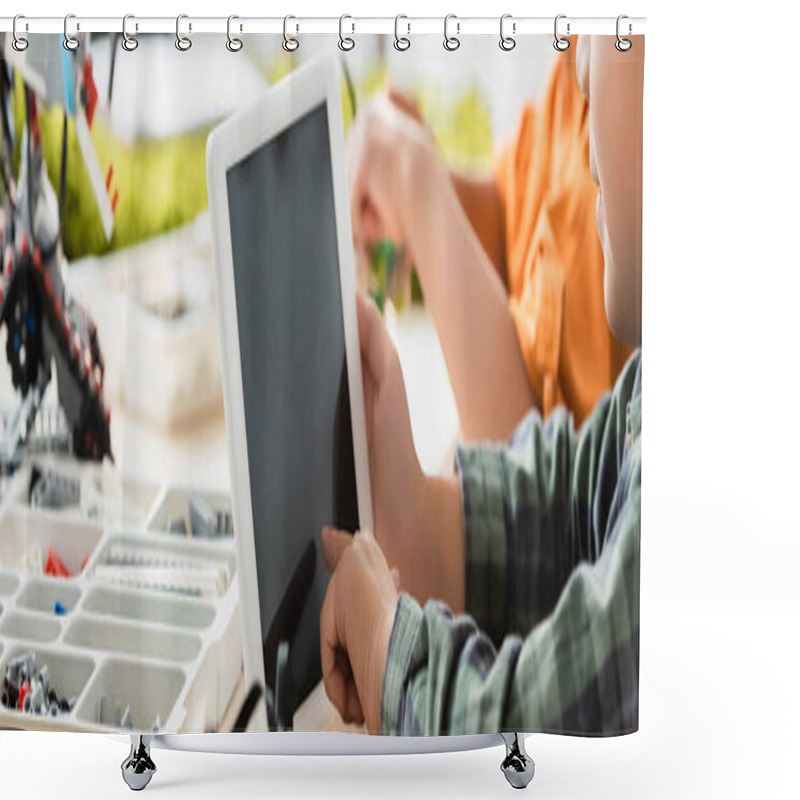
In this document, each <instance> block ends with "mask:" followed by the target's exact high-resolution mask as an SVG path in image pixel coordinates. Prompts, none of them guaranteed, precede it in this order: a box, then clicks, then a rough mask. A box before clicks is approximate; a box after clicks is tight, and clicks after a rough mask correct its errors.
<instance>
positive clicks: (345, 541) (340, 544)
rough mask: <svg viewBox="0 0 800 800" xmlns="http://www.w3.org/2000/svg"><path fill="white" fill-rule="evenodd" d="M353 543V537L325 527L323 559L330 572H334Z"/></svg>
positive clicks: (323, 532)
mask: <svg viewBox="0 0 800 800" xmlns="http://www.w3.org/2000/svg"><path fill="white" fill-rule="evenodd" d="M352 543H353V535H352V534H350V533H345V531H340V530H337V529H336V528H328V527H327V526H326V527H323V529H322V557H323V559H324V560H325V566H326V567H327V568H328V572H333V571H334V570H335V569H336V565H337V564H338V563H339V559H340V558H341V557H342V554H343V553H344V551H345V550H347V548H348V547H350V545H351V544H352Z"/></svg>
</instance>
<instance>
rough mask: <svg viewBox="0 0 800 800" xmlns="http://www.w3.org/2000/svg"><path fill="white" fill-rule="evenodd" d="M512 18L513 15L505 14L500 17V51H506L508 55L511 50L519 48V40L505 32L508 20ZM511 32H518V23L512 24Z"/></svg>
mask: <svg viewBox="0 0 800 800" xmlns="http://www.w3.org/2000/svg"><path fill="white" fill-rule="evenodd" d="M511 18H512V17H511V14H503V16H502V17H500V49H501V50H505V51H506V53H507V52H509V50H513V49H514V48H515V47H516V46H517V40H516V39H515V38H514V37H513V36H506V35H505V31H504V26H505V23H506V20H507V19H511ZM511 32H512V33H516V32H517V23H516V22H512V23H511Z"/></svg>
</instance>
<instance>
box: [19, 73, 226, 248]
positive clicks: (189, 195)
mask: <svg viewBox="0 0 800 800" xmlns="http://www.w3.org/2000/svg"><path fill="white" fill-rule="evenodd" d="M38 110H39V127H40V130H41V135H42V148H43V151H44V158H45V163H46V164H47V174H48V176H49V178H50V182H51V183H52V184H53V188H54V189H55V192H56V195H58V187H59V183H60V174H61V143H62V137H63V130H64V112H63V110H62V109H61V108H58V107H55V106H54V107H52V108H43V107H41V106H39V109H38ZM24 118H25V95H24V92H23V91H22V82H21V79H20V77H19V74H17V81H16V87H15V91H14V120H15V126H16V129H17V131H21V130H22V128H23V122H24ZM210 129H211V127H210V126H209V127H206V128H202V129H198V130H196V131H192V132H190V133H187V134H182V135H180V136H173V137H168V138H164V139H158V140H154V139H139V140H137V141H135V142H133V143H132V144H126V143H124V142H121V141H120V140H119V139H117V138H115V137H114V136H113V135H112V134H111V132H110V131H109V130H108V128H107V127H106V126H105V125H104V124H103V120H102V118H101V117H100V116H99V115H95V119H94V124H93V125H92V141H93V142H94V144H95V148H96V151H97V159H98V162H99V164H100V170H101V172H102V173H103V176H104V177H105V175H106V171H107V170H108V166H109V164H112V163H113V165H114V174H113V179H112V191H111V194H112V196H113V192H114V189H115V188H116V189H117V190H118V191H119V199H118V201H117V208H116V213H115V215H114V233H113V236H112V238H111V241H110V242H107V241H106V237H105V234H104V233H103V226H102V224H101V222H100V214H99V212H98V209H97V203H96V201H95V197H94V192H93V191H92V186H91V183H90V182H89V173H88V171H87V169H86V164H85V163H84V159H83V153H81V149H80V145H79V144H78V137H77V134H76V133H75V121H74V119H73V118H71V117H70V118H69V121H68V125H67V187H66V197H65V201H64V230H63V235H62V241H63V246H64V252H65V253H66V255H67V257H68V258H79V257H81V256H84V255H88V254H100V253H105V252H108V251H109V250H116V249H118V248H121V247H127V246H128V245H131V244H134V243H136V242H139V241H142V240H143V239H147V238H149V237H151V236H156V235H157V234H160V233H164V232H165V231H168V230H171V229H172V228H176V227H178V226H180V225H183V224H185V223H187V222H190V221H191V220H192V219H194V217H195V216H196V215H197V214H198V213H199V212H200V211H203V210H204V209H205V208H206V207H207V206H208V197H207V194H206V158H205V155H206V139H207V137H208V133H209V130H210ZM21 139H22V137H21V136H18V137H17V153H16V155H15V165H16V166H15V169H18V165H19V147H20V142H21Z"/></svg>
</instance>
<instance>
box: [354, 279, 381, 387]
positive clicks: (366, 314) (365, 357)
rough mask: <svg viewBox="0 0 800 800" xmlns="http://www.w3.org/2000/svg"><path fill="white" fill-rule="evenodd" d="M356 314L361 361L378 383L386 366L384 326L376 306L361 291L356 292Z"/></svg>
mask: <svg viewBox="0 0 800 800" xmlns="http://www.w3.org/2000/svg"><path fill="white" fill-rule="evenodd" d="M356 309H357V314H358V340H359V345H360V347H361V361H362V363H363V364H364V365H365V366H366V367H367V369H368V370H369V372H370V374H371V375H372V378H373V380H374V381H375V383H376V384H380V382H381V380H382V378H383V374H384V371H385V367H386V344H385V341H384V337H386V336H387V333H386V328H385V327H384V324H383V319H382V318H381V313H380V311H378V306H376V305H375V302H374V301H373V300H371V299H369V298H368V297H366V296H364V295H363V294H362V293H361V292H358V293H357V294H356Z"/></svg>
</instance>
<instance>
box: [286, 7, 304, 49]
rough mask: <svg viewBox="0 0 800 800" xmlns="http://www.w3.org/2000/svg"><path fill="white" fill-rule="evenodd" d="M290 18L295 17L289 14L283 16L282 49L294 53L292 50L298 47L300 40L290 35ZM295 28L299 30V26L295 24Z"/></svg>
mask: <svg viewBox="0 0 800 800" xmlns="http://www.w3.org/2000/svg"><path fill="white" fill-rule="evenodd" d="M290 19H297V18H296V17H293V16H292V15H291V14H287V15H286V16H285V17H284V18H283V49H284V50H285V51H286V52H287V53H294V51H295V50H297V48H298V47H300V40H299V39H298V38H297V37H296V36H292V34H290V33H289V20H290ZM295 30H297V31H299V30H300V26H299V25H297V26H296V27H295Z"/></svg>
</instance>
